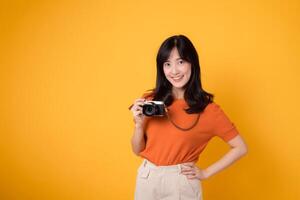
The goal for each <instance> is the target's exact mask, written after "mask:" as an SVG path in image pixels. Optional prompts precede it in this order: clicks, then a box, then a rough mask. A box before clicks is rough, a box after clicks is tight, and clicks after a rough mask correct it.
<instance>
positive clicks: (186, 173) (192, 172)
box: [182, 171, 196, 175]
mask: <svg viewBox="0 0 300 200" xmlns="http://www.w3.org/2000/svg"><path fill="white" fill-rule="evenodd" d="M182 174H184V175H195V174H196V173H195V172H194V171H188V172H182Z"/></svg>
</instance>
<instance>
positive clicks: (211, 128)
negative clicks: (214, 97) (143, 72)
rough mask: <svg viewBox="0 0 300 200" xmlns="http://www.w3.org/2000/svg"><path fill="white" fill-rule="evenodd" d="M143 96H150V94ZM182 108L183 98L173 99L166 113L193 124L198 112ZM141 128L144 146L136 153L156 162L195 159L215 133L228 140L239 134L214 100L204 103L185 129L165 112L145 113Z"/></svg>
mask: <svg viewBox="0 0 300 200" xmlns="http://www.w3.org/2000/svg"><path fill="white" fill-rule="evenodd" d="M144 96H145V95H143V96H142V98H144ZM146 99H147V100H151V97H150V98H146ZM183 108H188V104H187V103H186V101H185V100H184V99H175V100H174V101H173V103H172V104H171V105H170V106H169V107H168V113H169V117H170V118H171V119H172V121H173V122H174V123H175V124H176V125H177V126H179V127H182V128H188V127H190V126H192V125H193V124H194V122H195V120H196V118H197V115H198V113H195V114H187V113H186V112H185V111H184V110H183ZM143 129H144V132H145V134H146V136H147V140H146V147H145V149H144V150H143V151H141V152H140V153H139V155H140V156H141V157H143V158H146V159H148V160H149V161H151V162H153V163H155V164H156V165H158V166H161V165H175V164H179V163H183V162H190V161H198V159H199V155H200V153H201V152H202V151H203V150H204V148H205V147H206V145H207V143H208V141H209V140H210V139H212V138H213V137H214V136H218V137H220V138H221V139H223V140H224V141H225V142H227V141H229V140H231V139H232V138H234V137H235V136H236V135H238V134H239V132H238V130H237V129H236V127H235V125H234V124H233V123H232V122H231V121H230V119H229V118H228V116H227V115H226V114H225V113H224V111H223V110H222V109H221V107H220V106H219V105H218V104H216V103H215V102H213V103H210V104H208V105H207V106H206V107H205V109H204V111H203V112H202V113H201V114H200V118H199V121H198V123H197V124H196V125H195V126H194V127H193V128H192V129H190V130H188V131H183V130H180V129H178V128H176V127H175V126H174V125H173V124H172V123H171V122H170V121H169V119H168V118H167V116H163V117H160V116H154V117H148V116H145V123H144V127H143Z"/></svg>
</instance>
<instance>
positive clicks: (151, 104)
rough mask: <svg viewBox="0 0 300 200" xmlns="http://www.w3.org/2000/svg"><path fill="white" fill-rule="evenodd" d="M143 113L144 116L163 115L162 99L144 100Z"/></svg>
mask: <svg viewBox="0 0 300 200" xmlns="http://www.w3.org/2000/svg"><path fill="white" fill-rule="evenodd" d="M143 114H144V115H146V116H164V115H165V104H164V102H163V101H145V103H144V105H143Z"/></svg>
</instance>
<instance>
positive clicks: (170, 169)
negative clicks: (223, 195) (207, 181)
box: [134, 158, 203, 200]
mask: <svg viewBox="0 0 300 200" xmlns="http://www.w3.org/2000/svg"><path fill="white" fill-rule="evenodd" d="M182 164H183V163H182ZM182 164H177V165H166V166H157V165H155V164H154V163H152V162H150V161H149V160H147V159H145V158H144V159H143V162H142V164H141V165H140V166H139V168H138V170H137V176H136V186H135V192H134V200H203V199H202V184H201V181H200V180H199V179H189V178H187V176H186V175H184V174H181V173H180V172H181V169H182V167H181V165H182Z"/></svg>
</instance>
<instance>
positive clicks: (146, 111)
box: [143, 105, 155, 116]
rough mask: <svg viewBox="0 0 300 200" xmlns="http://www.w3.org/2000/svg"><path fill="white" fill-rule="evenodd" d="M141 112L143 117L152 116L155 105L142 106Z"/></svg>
mask: <svg viewBox="0 0 300 200" xmlns="http://www.w3.org/2000/svg"><path fill="white" fill-rule="evenodd" d="M143 111H144V114H145V115H147V116H152V115H154V114H155V105H144V106H143Z"/></svg>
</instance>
